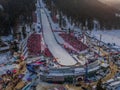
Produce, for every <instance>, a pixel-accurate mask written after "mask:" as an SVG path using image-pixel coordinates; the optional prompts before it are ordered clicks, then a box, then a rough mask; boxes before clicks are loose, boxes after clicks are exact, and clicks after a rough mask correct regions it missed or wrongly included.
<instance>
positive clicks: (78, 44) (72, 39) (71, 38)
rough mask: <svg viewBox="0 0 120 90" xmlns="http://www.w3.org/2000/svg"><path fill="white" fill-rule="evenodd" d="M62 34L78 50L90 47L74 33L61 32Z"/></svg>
mask: <svg viewBox="0 0 120 90" xmlns="http://www.w3.org/2000/svg"><path fill="white" fill-rule="evenodd" d="M60 36H61V37H62V38H63V39H64V40H65V41H66V42H67V43H69V44H70V45H71V46H72V47H73V48H74V49H76V50H79V51H83V50H85V49H87V48H88V47H87V46H86V45H85V44H83V43H82V42H81V41H79V40H78V39H77V38H76V37H75V36H74V35H72V34H66V33H61V34H60Z"/></svg>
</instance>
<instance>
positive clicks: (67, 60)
mask: <svg viewBox="0 0 120 90" xmlns="http://www.w3.org/2000/svg"><path fill="white" fill-rule="evenodd" d="M41 19H42V23H43V35H44V39H45V42H46V44H47V46H48V48H49V50H50V51H51V53H52V54H53V56H54V57H55V58H57V61H58V63H59V64H61V65H75V64H76V61H75V60H74V59H73V58H72V57H71V56H70V55H69V54H68V52H67V51H65V50H64V49H63V48H62V47H61V46H60V45H59V44H58V43H57V42H56V40H55V37H54V36H53V32H52V30H51V27H50V23H49V21H48V17H47V15H46V14H45V11H44V10H43V9H41Z"/></svg>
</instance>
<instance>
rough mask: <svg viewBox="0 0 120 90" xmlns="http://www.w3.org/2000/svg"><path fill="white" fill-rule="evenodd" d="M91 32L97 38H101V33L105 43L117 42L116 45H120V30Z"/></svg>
mask: <svg viewBox="0 0 120 90" xmlns="http://www.w3.org/2000/svg"><path fill="white" fill-rule="evenodd" d="M91 34H92V35H93V36H95V37H96V38H97V39H100V35H101V41H103V42H105V43H110V44H113V43H115V45H117V46H120V30H105V31H103V30H102V31H92V33H91Z"/></svg>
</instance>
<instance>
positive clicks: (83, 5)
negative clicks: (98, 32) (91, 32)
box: [45, 0, 120, 29]
mask: <svg viewBox="0 0 120 90" xmlns="http://www.w3.org/2000/svg"><path fill="white" fill-rule="evenodd" d="M45 1H46V3H47V5H49V7H50V8H51V7H52V2H54V4H55V6H56V7H57V9H58V10H60V11H62V12H63V13H64V14H65V15H67V16H68V17H70V18H72V20H73V21H77V22H78V23H81V24H82V26H85V24H86V21H87V22H88V29H93V26H94V25H93V20H97V21H99V23H100V29H104V28H105V29H120V17H116V15H115V14H116V13H117V12H118V10H117V9H116V8H113V7H110V6H107V5H106V4H103V3H101V2H100V1H98V0H45Z"/></svg>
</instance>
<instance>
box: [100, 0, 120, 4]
mask: <svg viewBox="0 0 120 90" xmlns="http://www.w3.org/2000/svg"><path fill="white" fill-rule="evenodd" d="M99 1H103V2H109V3H120V0H99Z"/></svg>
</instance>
